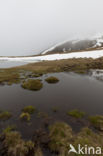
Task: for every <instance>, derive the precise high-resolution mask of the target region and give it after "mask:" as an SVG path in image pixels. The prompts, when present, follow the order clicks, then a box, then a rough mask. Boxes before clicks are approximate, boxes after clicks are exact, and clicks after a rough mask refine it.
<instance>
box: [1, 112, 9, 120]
mask: <svg viewBox="0 0 103 156" xmlns="http://www.w3.org/2000/svg"><path fill="white" fill-rule="evenodd" d="M11 117H12V114H11V113H10V112H8V111H4V112H1V113H0V120H8V119H9V118H11Z"/></svg>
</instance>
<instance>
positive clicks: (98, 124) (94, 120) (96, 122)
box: [89, 115, 103, 131]
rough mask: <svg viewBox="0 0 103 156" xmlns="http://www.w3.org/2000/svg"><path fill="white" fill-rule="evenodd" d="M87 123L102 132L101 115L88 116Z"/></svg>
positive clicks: (102, 121) (102, 118)
mask: <svg viewBox="0 0 103 156" xmlns="http://www.w3.org/2000/svg"><path fill="white" fill-rule="evenodd" d="M89 121H90V122H91V124H92V125H93V126H94V127H95V128H97V129H99V130H101V131H103V116H101V115H96V116H90V117H89Z"/></svg>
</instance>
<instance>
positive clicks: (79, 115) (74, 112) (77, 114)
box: [67, 109, 85, 118]
mask: <svg viewBox="0 0 103 156" xmlns="http://www.w3.org/2000/svg"><path fill="white" fill-rule="evenodd" d="M67 114H68V115H70V116H72V117H75V118H82V117H84V116H85V113H84V112H81V111H79V110H76V109H75V110H72V111H70V112H67Z"/></svg>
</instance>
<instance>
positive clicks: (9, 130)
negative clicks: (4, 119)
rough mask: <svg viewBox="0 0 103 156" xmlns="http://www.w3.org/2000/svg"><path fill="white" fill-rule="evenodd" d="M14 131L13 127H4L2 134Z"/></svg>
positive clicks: (14, 127)
mask: <svg viewBox="0 0 103 156" xmlns="http://www.w3.org/2000/svg"><path fill="white" fill-rule="evenodd" d="M15 129H16V126H15V125H9V126H8V127H6V128H5V129H4V130H3V133H8V132H11V131H13V130H15Z"/></svg>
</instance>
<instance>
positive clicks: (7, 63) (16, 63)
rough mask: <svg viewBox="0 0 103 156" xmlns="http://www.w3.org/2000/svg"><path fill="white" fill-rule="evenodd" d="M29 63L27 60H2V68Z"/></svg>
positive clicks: (0, 65)
mask: <svg viewBox="0 0 103 156" xmlns="http://www.w3.org/2000/svg"><path fill="white" fill-rule="evenodd" d="M25 64H27V63H25V62H10V61H0V68H10V67H16V66H20V65H25Z"/></svg>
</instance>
